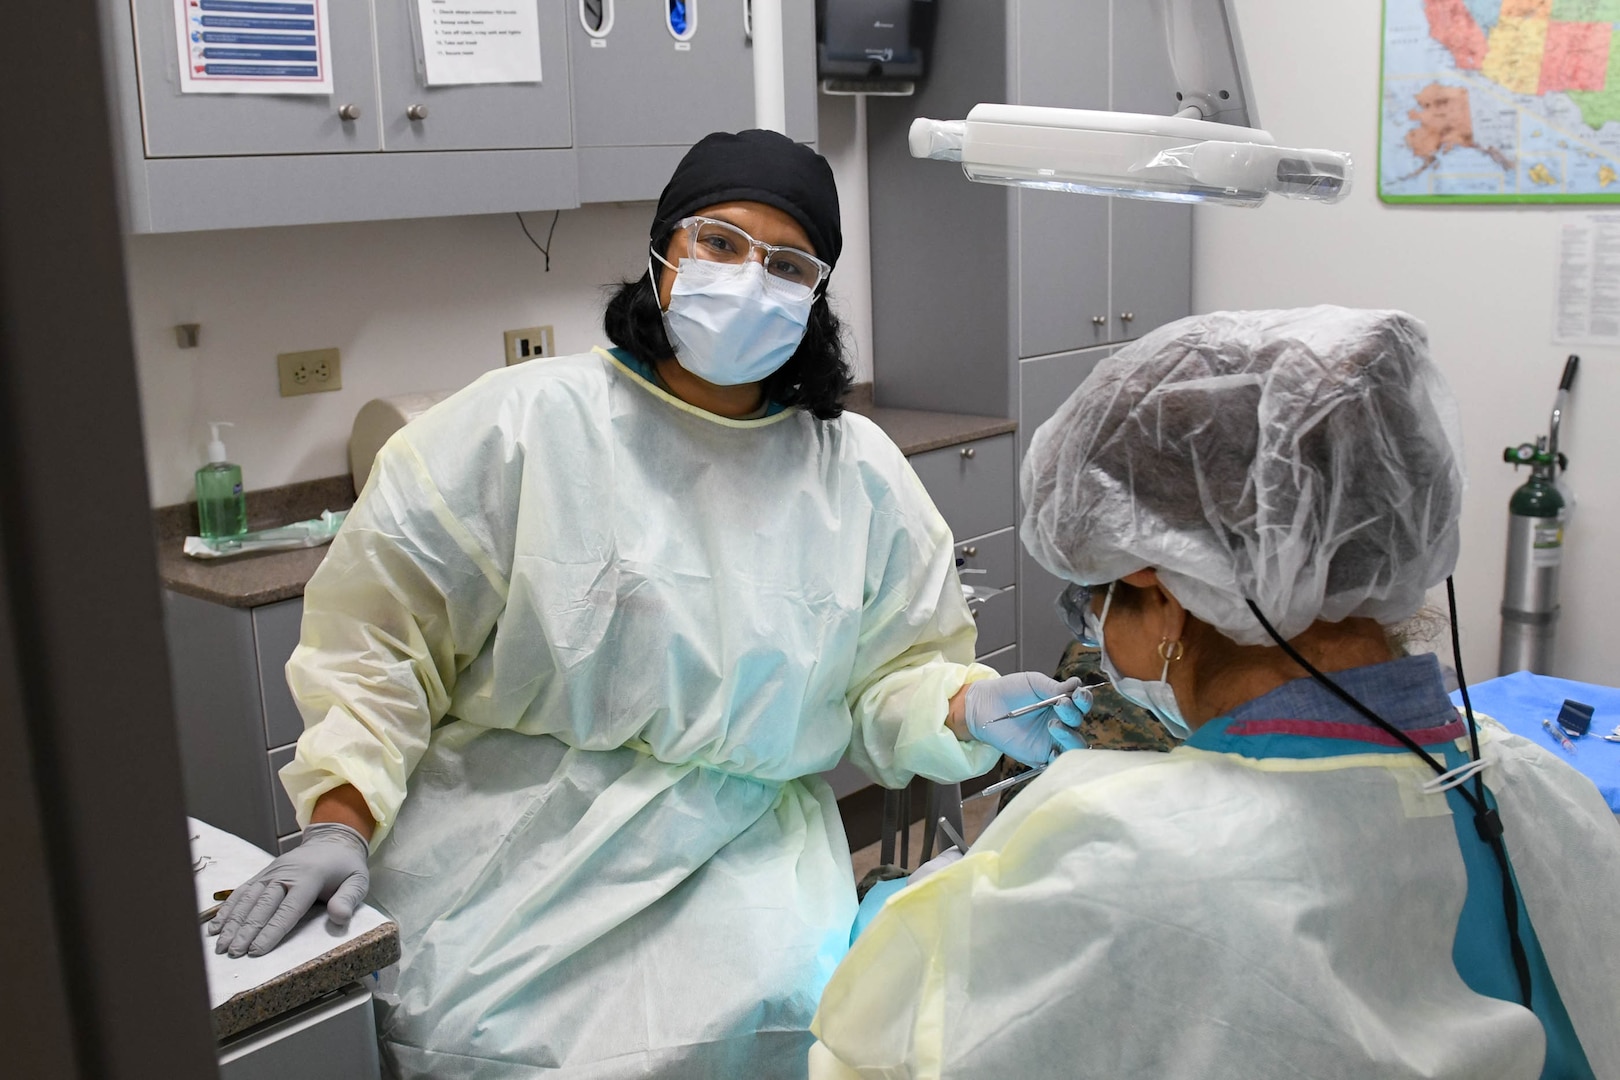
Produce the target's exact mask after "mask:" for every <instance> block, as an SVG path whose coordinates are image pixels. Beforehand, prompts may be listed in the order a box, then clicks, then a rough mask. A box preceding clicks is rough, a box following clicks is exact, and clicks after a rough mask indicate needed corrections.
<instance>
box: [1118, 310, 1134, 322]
mask: <svg viewBox="0 0 1620 1080" xmlns="http://www.w3.org/2000/svg"><path fill="white" fill-rule="evenodd" d="M1135 318H1136V313H1135V312H1133V311H1122V312H1120V313H1119V321H1120V322H1122V323H1128V322H1130V321H1131V320H1132V319H1135Z"/></svg>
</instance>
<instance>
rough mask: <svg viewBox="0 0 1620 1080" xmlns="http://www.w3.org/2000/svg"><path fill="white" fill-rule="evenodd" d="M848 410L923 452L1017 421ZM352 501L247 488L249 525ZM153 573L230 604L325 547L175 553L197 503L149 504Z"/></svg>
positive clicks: (328, 491) (864, 398) (868, 406)
mask: <svg viewBox="0 0 1620 1080" xmlns="http://www.w3.org/2000/svg"><path fill="white" fill-rule="evenodd" d="M846 404H847V406H848V407H849V409H850V411H851V412H857V413H860V414H861V415H863V416H866V417H868V418H870V419H871V420H872V421H873V422H874V423H875V424H877V426H878V427H880V428H882V429H883V431H884V434H886V435H888V436H889V438H891V439H893V440H894V442H895V445H897V446H899V447H900V449H901V451H902V452H903V453H905V454H908V455H910V454H922V453H926V452H928V451H929V450H938V449H941V448H942V447H946V446H956V445H959V444H961V443H965V442H972V441H973V440H975V439H985V438H989V437H991V436H993V435H1005V434H1006V433H1008V432H1010V431H1014V430H1016V429H1017V427H1018V425H1017V424H1015V423H1014V422H1013V421H1011V420H1008V419H1006V418H1004V417H999V416H971V415H967V414H964V413H939V412H923V411H920V410H916V409H885V408H879V407H877V406H874V405H873V404H872V389H871V386H870V385H869V384H861V385H859V386H857V387H856V388H855V390H854V391H853V392H852V393H851V394H850V396H849V397H848V398H847V399H846ZM353 505H354V488H353V486H352V481H351V480H350V478H349V477H348V476H331V477H327V478H325V479H322V480H311V481H308V482H306V483H302V484H290V485H288V486H286V487H281V488H267V489H265V490H262V491H249V492H248V519H249V520H248V528H249V529H268V528H272V527H274V526H277V525H286V524H288V523H290V522H294V521H305V520H307V519H309V518H316V517H320V515H321V511H322V510H333V511H337V510H347V509H348V508H349V507H351V506H353ZM154 517H155V524H156V528H157V534H158V536H157V544H158V573H159V575H160V576H161V578H162V580H163V584H164V586H165V587H166V588H170V589H173V590H174V591H175V592H179V593H185V594H186V595H187V596H195V597H197V598H198V599H200V600H209V601H212V602H213V603H216V604H225V605H228V606H230V607H240V608H251V607H258V606H259V605H261V604H273V603H275V602H276V601H278V600H290V599H292V598H293V597H296V596H303V595H304V585H305V584H306V583H307V582H308V581H309V579H310V575H312V574H314V573H315V568H316V567H318V566H320V565H321V560H322V559H324V558H325V557H326V548H324V547H318V548H305V549H301V550H298V551H277V552H271V553H269V554H265V555H241V556H237V557H236V558H230V559H193V558H191V557H190V556H187V555H185V554H183V553H182V551H181V545H182V544H183V543H184V542H185V538H186V537H187V536H194V535H196V532H197V506H196V504H195V503H182V504H180V505H178V506H165V507H160V508H159V509H158V510H157V511H155V512H154Z"/></svg>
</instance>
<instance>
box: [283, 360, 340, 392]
mask: <svg viewBox="0 0 1620 1080" xmlns="http://www.w3.org/2000/svg"><path fill="white" fill-rule="evenodd" d="M276 373H277V375H279V376H280V378H281V396H282V397H294V396H296V395H298V394H319V393H321V392H322V391H324V390H341V389H343V354H342V353H341V352H340V351H339V350H337V349H311V350H309V351H308V352H284V353H277V354H276Z"/></svg>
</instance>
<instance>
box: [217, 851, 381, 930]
mask: <svg viewBox="0 0 1620 1080" xmlns="http://www.w3.org/2000/svg"><path fill="white" fill-rule="evenodd" d="M368 854H369V849H368V848H367V845H366V838H365V837H363V836H361V835H360V833H359V832H358V831H357V830H355V829H351V828H350V827H349V826H347V825H339V824H337V823H336V822H327V821H321V822H316V823H314V824H312V825H310V826H309V827H308V828H306V829H305V830H304V836H303V840H302V841H301V842H300V843H299V845H298V846H297V847H295V848H293V849H292V850H291V851H289V852H287V854H285V855H283V856H281V857H280V858H278V859H276V860H275V861H274V862H272V863H271V864H270V865H269V866H266V867H265V868H264V869H263V870H261V871H259V872H258V873H257V874H255V875H254V876H253V877H252V878H250V879H248V880H247V881H245V882H243V883H242V884H241V885H240V886H238V887H237V888H236V889H234V890H233V891H232V892H231V897H230V899H229V900H227V901H226V902H225V906H224V907H222V908H220V909H219V914H218V915H215V916H214V921H213V922H211V923H209V924H208V932H209V933H210V934H218V935H219V941H218V942H217V943H216V944H215V945H214V951H215V952H216V953H222V952H227V951H228V952H229V953H230V954H231V955H232V956H241V955H243V954H244V953H245V954H246V955H248V956H263V955H264V954H265V953H267V952H269V951H270V950H271V949H273V948H275V947H276V946H277V945H280V944H281V939H282V938H284V937H286V936H287V934H288V932H289V931H291V930H292V928H293V927H295V926H297V925H298V920H300V919H302V918H303V917H304V914H305V913H306V912H307V911H309V909H310V908H311V907H313V906H314V904H315V901H317V900H324V901H326V917H327V919H328V920H329V921H331V922H332V923H333V924H334V925H336V926H346V925H348V922H349V920H350V919H351V918H353V917H354V909H355V908H357V907H359V906H360V901H362V900H364V899H365V898H366V890H367V889H369V888H370V887H371V874H370V872H369V871H368V869H367V867H366V856H367V855H368Z"/></svg>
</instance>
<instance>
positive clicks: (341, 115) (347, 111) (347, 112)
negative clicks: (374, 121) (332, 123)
mask: <svg viewBox="0 0 1620 1080" xmlns="http://www.w3.org/2000/svg"><path fill="white" fill-rule="evenodd" d="M360 116H361V113H360V106H358V105H340V106H338V119H339V120H358V119H360Z"/></svg>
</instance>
